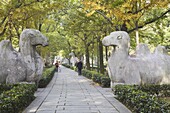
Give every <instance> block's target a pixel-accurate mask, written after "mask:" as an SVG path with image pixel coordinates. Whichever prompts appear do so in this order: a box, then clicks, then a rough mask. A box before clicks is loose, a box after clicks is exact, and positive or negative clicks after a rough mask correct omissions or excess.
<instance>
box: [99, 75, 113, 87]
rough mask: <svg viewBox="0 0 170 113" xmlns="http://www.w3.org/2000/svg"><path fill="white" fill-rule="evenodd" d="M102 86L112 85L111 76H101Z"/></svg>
mask: <svg viewBox="0 0 170 113" xmlns="http://www.w3.org/2000/svg"><path fill="white" fill-rule="evenodd" d="M100 80H101V86H102V87H110V82H111V80H110V78H109V77H108V76H102V77H101V78H100Z"/></svg>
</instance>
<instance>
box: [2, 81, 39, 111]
mask: <svg viewBox="0 0 170 113" xmlns="http://www.w3.org/2000/svg"><path fill="white" fill-rule="evenodd" d="M35 90H36V86H35V84H18V85H14V87H13V88H12V89H10V90H8V91H4V92H2V93H1V95H0V113H19V112H21V111H22V110H23V109H24V108H25V107H26V106H28V105H29V104H30V103H31V102H32V100H33V99H34V98H35V97H34V92H35Z"/></svg>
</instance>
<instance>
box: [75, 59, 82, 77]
mask: <svg viewBox="0 0 170 113" xmlns="http://www.w3.org/2000/svg"><path fill="white" fill-rule="evenodd" d="M76 66H77V69H78V75H81V70H82V68H83V63H82V61H81V60H80V61H78V62H77V65H76Z"/></svg>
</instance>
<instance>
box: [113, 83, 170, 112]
mask: <svg viewBox="0 0 170 113" xmlns="http://www.w3.org/2000/svg"><path fill="white" fill-rule="evenodd" d="M150 88H151V87H150ZM141 89H142V86H130V85H116V86H115V94H116V95H117V99H118V100H120V101H121V102H122V103H124V104H125V105H127V106H128V107H130V108H132V111H133V112H137V113H169V112H170V104H168V103H166V102H164V101H162V100H160V99H159V98H157V96H155V95H154V94H152V95H151V94H150V93H147V92H150V91H149V90H146V89H147V88H146V87H145V88H144V90H145V91H147V92H144V91H142V90H141ZM151 89H153V88H151ZM155 93H157V91H155Z"/></svg>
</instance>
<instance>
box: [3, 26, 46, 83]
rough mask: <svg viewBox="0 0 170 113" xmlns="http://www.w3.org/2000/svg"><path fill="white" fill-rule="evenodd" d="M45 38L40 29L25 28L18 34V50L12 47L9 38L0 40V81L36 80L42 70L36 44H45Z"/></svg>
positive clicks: (41, 62)
mask: <svg viewBox="0 0 170 113" xmlns="http://www.w3.org/2000/svg"><path fill="white" fill-rule="evenodd" d="M47 44H48V42H47V38H46V37H45V36H43V35H42V34H41V32H40V31H38V30H34V29H25V30H24V31H23V32H22V33H21V36H20V42H19V46H20V52H17V51H15V50H14V49H13V47H12V44H11V42H10V41H9V40H3V41H1V42H0V51H1V53H0V62H1V63H0V83H5V82H6V83H16V82H21V81H29V82H34V81H38V80H39V79H40V77H41V75H42V71H43V61H42V58H41V57H40V56H39V55H38V53H37V52H36V46H37V45H43V46H46V45H47Z"/></svg>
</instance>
